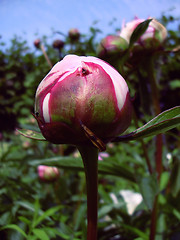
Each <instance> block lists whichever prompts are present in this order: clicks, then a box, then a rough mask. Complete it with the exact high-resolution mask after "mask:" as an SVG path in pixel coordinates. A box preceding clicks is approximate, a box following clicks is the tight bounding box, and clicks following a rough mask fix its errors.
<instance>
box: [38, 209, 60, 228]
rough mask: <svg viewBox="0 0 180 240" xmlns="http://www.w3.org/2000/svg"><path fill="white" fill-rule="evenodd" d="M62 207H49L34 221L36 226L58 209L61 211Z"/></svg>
mask: <svg viewBox="0 0 180 240" xmlns="http://www.w3.org/2000/svg"><path fill="white" fill-rule="evenodd" d="M60 208H61V206H55V207H52V208H50V209H48V210H47V211H45V212H44V213H43V214H42V215H41V216H39V217H38V218H37V219H36V220H35V221H34V225H33V226H34V227H36V226H37V225H38V224H39V223H40V222H42V221H43V220H44V219H46V218H47V217H50V216H52V215H54V214H55V213H56V212H57V211H59V210H60Z"/></svg>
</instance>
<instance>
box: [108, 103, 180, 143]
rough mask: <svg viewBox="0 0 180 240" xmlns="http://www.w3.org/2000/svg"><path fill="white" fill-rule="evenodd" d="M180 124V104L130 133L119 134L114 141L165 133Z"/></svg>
mask: <svg viewBox="0 0 180 240" xmlns="http://www.w3.org/2000/svg"><path fill="white" fill-rule="evenodd" d="M179 125H180V106H177V107H174V108H171V109H169V110H166V111H164V112H162V113H160V114H159V115H157V116H156V117H155V118H153V119H152V120H151V121H149V122H148V123H146V124H145V125H144V126H142V127H140V128H138V129H136V130H135V131H133V132H131V133H129V134H128V135H123V136H118V137H116V138H114V139H113V140H112V142H122V141H124V142H125V141H131V140H137V139H141V138H145V137H150V136H155V135H158V134H160V133H164V132H166V131H168V130H170V129H172V128H175V127H177V126H179Z"/></svg>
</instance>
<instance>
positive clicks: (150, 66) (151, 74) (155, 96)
mask: <svg viewBox="0 0 180 240" xmlns="http://www.w3.org/2000/svg"><path fill="white" fill-rule="evenodd" d="M146 68H147V74H148V78H149V82H150V86H151V96H152V102H153V107H154V113H155V115H158V114H159V113H160V112H161V108H160V102H159V91H158V86H157V82H156V78H155V71H154V58H153V55H152V56H150V57H149V61H147V67H146ZM155 141H156V153H155V161H156V173H157V176H158V180H159V181H160V177H161V173H162V147H163V141H162V134H159V135H157V136H156V139H155ZM157 216H158V195H157V196H156V198H155V200H154V205H153V209H152V214H151V227H150V240H155V237H156V228H157Z"/></svg>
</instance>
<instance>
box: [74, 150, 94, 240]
mask: <svg viewBox="0 0 180 240" xmlns="http://www.w3.org/2000/svg"><path fill="white" fill-rule="evenodd" d="M78 150H79V152H80V154H81V157H82V159H83V163H84V169H85V175H86V187H87V220H88V226H87V240H96V239H97V211H98V200H97V199H98V149H97V148H95V147H94V146H91V145H83V146H78Z"/></svg>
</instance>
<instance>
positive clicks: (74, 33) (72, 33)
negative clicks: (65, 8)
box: [68, 28, 80, 42]
mask: <svg viewBox="0 0 180 240" xmlns="http://www.w3.org/2000/svg"><path fill="white" fill-rule="evenodd" d="M68 36H69V38H70V40H71V41H72V42H76V41H78V40H79V38H80V32H79V30H78V29H77V28H71V29H70V30H69V32H68Z"/></svg>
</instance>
